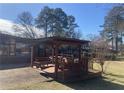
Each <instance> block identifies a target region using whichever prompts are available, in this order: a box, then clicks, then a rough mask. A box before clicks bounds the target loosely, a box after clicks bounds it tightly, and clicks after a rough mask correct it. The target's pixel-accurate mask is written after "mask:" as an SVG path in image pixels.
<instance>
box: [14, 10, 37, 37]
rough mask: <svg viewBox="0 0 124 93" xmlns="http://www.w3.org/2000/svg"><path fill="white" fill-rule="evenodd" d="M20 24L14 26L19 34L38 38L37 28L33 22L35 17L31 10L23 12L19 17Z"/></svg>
mask: <svg viewBox="0 0 124 93" xmlns="http://www.w3.org/2000/svg"><path fill="white" fill-rule="evenodd" d="M17 22H18V24H16V25H14V26H13V29H14V30H15V32H16V33H17V35H23V37H26V38H31V39H33V38H37V37H38V36H37V34H36V33H35V30H36V28H35V27H34V24H33V17H32V15H31V14H30V13H29V12H22V13H21V14H19V15H18V17H17Z"/></svg>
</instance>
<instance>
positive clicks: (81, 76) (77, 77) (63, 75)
mask: <svg viewBox="0 0 124 93" xmlns="http://www.w3.org/2000/svg"><path fill="white" fill-rule="evenodd" d="M54 71H55V67H54V66H51V67H48V68H45V69H43V70H42V71H41V74H42V75H43V76H45V77H51V78H54V77H55V73H54ZM70 73H71V74H70ZM100 76H101V72H99V71H97V70H89V71H88V73H83V72H77V74H73V73H72V72H70V71H69V70H68V69H65V70H64V72H63V71H61V70H60V69H59V70H58V79H57V81H59V82H75V81H81V80H86V79H92V78H96V77H100Z"/></svg>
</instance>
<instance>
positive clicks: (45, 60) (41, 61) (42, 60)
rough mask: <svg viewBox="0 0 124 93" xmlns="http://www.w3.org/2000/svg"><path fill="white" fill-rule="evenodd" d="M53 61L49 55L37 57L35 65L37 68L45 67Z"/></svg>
mask: <svg viewBox="0 0 124 93" xmlns="http://www.w3.org/2000/svg"><path fill="white" fill-rule="evenodd" d="M51 63H52V62H51V60H50V58H49V57H36V58H35V61H34V65H35V66H36V67H37V68H39V67H40V68H41V69H42V68H44V67H45V65H47V66H48V65H49V64H51Z"/></svg>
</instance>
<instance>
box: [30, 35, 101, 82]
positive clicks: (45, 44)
mask: <svg viewBox="0 0 124 93" xmlns="http://www.w3.org/2000/svg"><path fill="white" fill-rule="evenodd" d="M33 42H34V43H33V45H32V47H31V66H32V67H33V66H36V67H37V68H39V67H40V68H41V70H42V71H43V73H44V74H47V75H48V76H51V77H53V78H54V79H56V80H58V81H62V82H68V81H75V80H82V79H87V78H91V77H95V76H99V75H100V73H99V72H92V71H91V70H89V68H88V64H89V63H88V62H89V45H90V42H89V41H86V40H79V39H72V38H62V37H48V38H41V39H36V40H34V41H33ZM51 64H52V66H51ZM48 65H50V66H48ZM50 68H53V69H50Z"/></svg>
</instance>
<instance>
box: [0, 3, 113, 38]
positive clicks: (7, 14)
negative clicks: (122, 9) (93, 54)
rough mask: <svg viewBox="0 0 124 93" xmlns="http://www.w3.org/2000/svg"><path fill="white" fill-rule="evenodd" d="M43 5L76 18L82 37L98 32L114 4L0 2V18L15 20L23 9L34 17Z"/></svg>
mask: <svg viewBox="0 0 124 93" xmlns="http://www.w3.org/2000/svg"><path fill="white" fill-rule="evenodd" d="M44 6H49V7H50V8H62V9H63V10H64V11H65V12H66V13H67V14H68V15H73V16H74V17H75V18H76V23H77V24H78V25H79V29H80V31H81V34H82V38H87V35H88V34H96V35H98V34H99V31H101V30H102V28H101V27H100V25H102V24H104V17H105V16H106V15H107V13H108V11H109V10H110V9H111V8H112V7H113V6H115V4H104V3H102V4H98V3H97V4H95V3H94V4H93V3H92V4H91V3H89V4H86V3H75V4H74V3H73V4H71V3H69V4H62V3H61V4H57V3H52V4H47V3H46V4H45V3H42V4H40V3H35V4H31V3H29V4H24V3H22V4H19V3H18V4H0V19H6V20H10V21H13V22H16V20H17V16H18V15H19V14H20V13H22V12H23V11H29V12H30V13H31V14H32V16H33V17H34V18H36V17H37V15H38V14H39V12H40V11H41V9H43V7H44Z"/></svg>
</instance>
